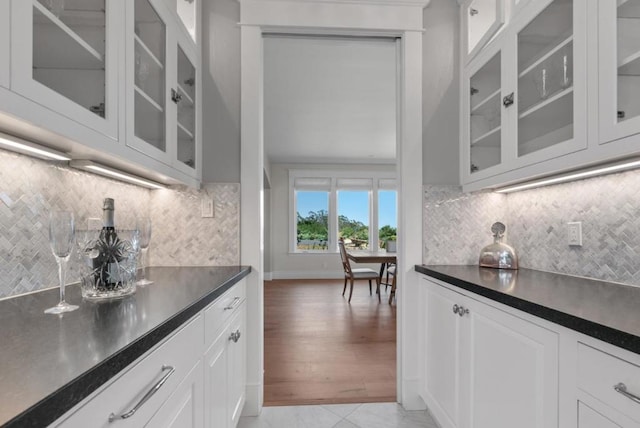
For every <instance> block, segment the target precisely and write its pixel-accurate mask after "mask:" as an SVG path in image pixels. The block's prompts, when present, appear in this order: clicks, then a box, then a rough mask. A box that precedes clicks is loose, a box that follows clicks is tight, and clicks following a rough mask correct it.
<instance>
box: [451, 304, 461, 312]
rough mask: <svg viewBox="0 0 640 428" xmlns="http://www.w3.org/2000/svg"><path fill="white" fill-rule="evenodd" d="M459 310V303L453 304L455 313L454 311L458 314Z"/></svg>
mask: <svg viewBox="0 0 640 428" xmlns="http://www.w3.org/2000/svg"><path fill="white" fill-rule="evenodd" d="M459 310H460V306H458V305H453V313H454V314H457V313H458V311H459Z"/></svg>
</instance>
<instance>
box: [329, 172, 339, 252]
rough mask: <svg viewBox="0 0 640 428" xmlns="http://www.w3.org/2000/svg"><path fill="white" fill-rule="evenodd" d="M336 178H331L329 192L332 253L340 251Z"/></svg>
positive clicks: (330, 244) (330, 246) (330, 245)
mask: <svg viewBox="0 0 640 428" xmlns="http://www.w3.org/2000/svg"><path fill="white" fill-rule="evenodd" d="M336 182H337V180H336V178H335V177H332V178H331V191H330V192H329V247H328V248H330V250H331V251H333V252H337V251H338V192H337V188H336Z"/></svg>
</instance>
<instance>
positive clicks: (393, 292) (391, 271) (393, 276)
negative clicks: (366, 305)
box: [387, 265, 398, 304]
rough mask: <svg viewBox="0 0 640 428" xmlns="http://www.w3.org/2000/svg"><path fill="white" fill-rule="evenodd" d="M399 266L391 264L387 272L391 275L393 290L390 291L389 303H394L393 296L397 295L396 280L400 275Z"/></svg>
mask: <svg viewBox="0 0 640 428" xmlns="http://www.w3.org/2000/svg"><path fill="white" fill-rule="evenodd" d="M396 270H397V267H396V266H395V265H394V266H391V267H390V268H389V269H388V270H387V272H388V273H389V275H391V292H390V293H389V304H391V303H393V298H394V297H396V282H397V278H398V275H396Z"/></svg>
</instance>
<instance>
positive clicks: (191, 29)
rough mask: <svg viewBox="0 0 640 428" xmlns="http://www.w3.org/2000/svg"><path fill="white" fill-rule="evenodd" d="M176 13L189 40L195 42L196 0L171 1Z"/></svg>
mask: <svg viewBox="0 0 640 428" xmlns="http://www.w3.org/2000/svg"><path fill="white" fill-rule="evenodd" d="M172 1H173V2H175V4H176V9H175V10H176V12H177V13H178V16H179V17H180V21H182V24H183V25H184V27H185V28H186V29H187V32H188V33H189V35H191V38H192V39H193V40H194V41H195V40H196V0H172Z"/></svg>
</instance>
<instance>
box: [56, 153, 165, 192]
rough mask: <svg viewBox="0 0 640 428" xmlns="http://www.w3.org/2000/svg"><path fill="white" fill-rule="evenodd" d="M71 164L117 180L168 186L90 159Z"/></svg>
mask: <svg viewBox="0 0 640 428" xmlns="http://www.w3.org/2000/svg"><path fill="white" fill-rule="evenodd" d="M69 166H71V167H73V168H77V169H81V170H83V171H89V172H93V173H96V174H99V175H103V176H105V177H110V178H115V179H117V180H121V181H125V182H127V183H132V184H137V185H138V186H143V187H146V188H148V189H166V188H167V186H165V185H164V184H160V183H156V182H155V181H151V180H147V179H145V178H142V177H137V176H135V175H131V174H127V173H125V172H122V171H118V170H117V169H113V168H110V167H107V166H104V165H100V164H98V163H95V162H93V161H88V160H77V161H71V162H69Z"/></svg>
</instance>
